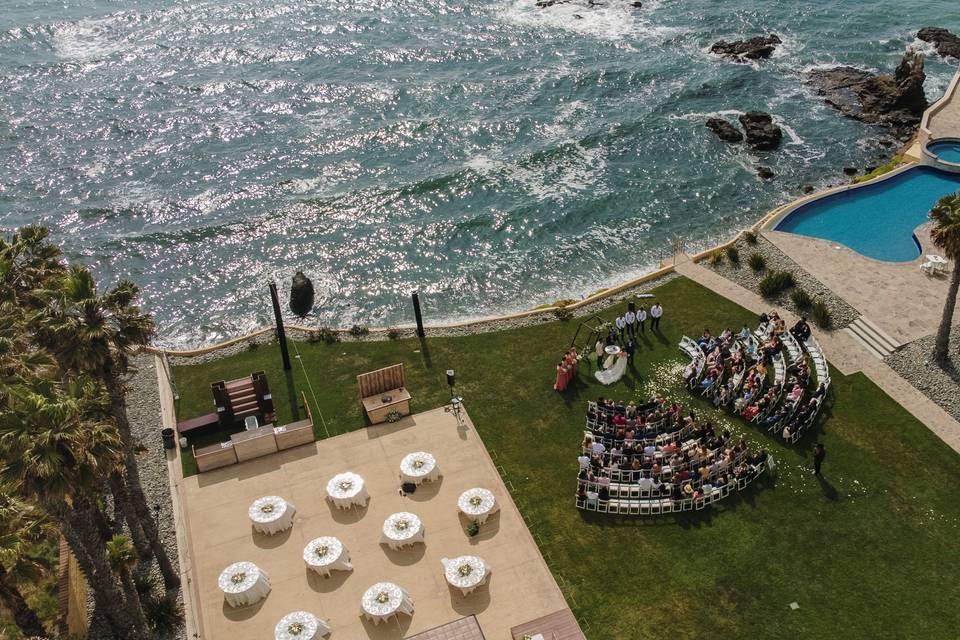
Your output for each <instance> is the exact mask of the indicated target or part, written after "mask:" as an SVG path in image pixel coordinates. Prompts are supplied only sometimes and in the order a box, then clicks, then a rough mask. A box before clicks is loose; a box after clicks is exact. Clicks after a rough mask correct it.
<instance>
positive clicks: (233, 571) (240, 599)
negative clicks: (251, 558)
mask: <svg viewBox="0 0 960 640" xmlns="http://www.w3.org/2000/svg"><path fill="white" fill-rule="evenodd" d="M217 584H218V585H219V586H220V590H221V591H223V596H224V598H226V600H227V604H229V605H230V606H231V607H243V606H247V605H250V604H254V603H256V602H260V601H261V600H263V599H264V598H266V597H267V594H268V593H270V579H269V578H268V577H267V574H266V573H264V571H263V570H262V569H260V567H258V566H257V565H255V564H253V563H252V562H235V563H233V564H232V565H230V566H229V567H227V568H226V569H224V570H223V573H221V574H220V579H219V580H218V581H217Z"/></svg>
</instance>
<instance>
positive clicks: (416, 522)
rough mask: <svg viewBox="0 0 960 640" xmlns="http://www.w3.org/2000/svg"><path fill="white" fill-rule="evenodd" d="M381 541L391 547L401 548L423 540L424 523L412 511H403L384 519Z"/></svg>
mask: <svg viewBox="0 0 960 640" xmlns="http://www.w3.org/2000/svg"><path fill="white" fill-rule="evenodd" d="M380 542H381V543H383V544H385V545H387V546H389V547H390V548H391V549H400V548H402V547H406V546H409V545H412V544H416V543H418V542H423V523H421V522H420V518H418V517H417V516H415V515H414V514H412V513H408V512H406V511H401V512H399V513H395V514H393V515H391V516H389V517H388V518H387V519H386V520H384V521H383V534H382V535H381V536H380Z"/></svg>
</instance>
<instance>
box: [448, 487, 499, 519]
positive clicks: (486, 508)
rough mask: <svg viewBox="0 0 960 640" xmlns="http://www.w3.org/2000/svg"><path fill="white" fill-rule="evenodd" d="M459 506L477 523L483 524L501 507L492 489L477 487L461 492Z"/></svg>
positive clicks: (464, 513) (462, 511)
mask: <svg viewBox="0 0 960 640" xmlns="http://www.w3.org/2000/svg"><path fill="white" fill-rule="evenodd" d="M474 503H476V504H474ZM457 508H458V509H460V512H461V513H462V514H463V515H465V516H467V517H468V518H470V519H471V520H473V521H474V522H476V523H477V524H483V523H484V522H486V521H487V518H488V517H489V516H490V514H492V513H495V512H496V511H497V509H499V508H500V505H498V504H497V499H496V498H495V497H494V496H493V493H492V492H491V491H490V490H488V489H481V488H480V487H476V488H473V489H467V490H466V491H464V492H463V493H461V494H460V498H459V499H458V500H457Z"/></svg>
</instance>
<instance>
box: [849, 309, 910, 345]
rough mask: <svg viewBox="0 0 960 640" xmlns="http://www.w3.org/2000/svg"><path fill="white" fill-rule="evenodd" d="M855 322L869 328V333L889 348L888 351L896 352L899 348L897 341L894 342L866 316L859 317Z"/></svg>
mask: <svg viewBox="0 0 960 640" xmlns="http://www.w3.org/2000/svg"><path fill="white" fill-rule="evenodd" d="M857 320H859V321H860V322H861V323H863V324H864V325H866V326H867V328H869V329H870V331H871V332H873V335H874V336H875V337H876V338H879V340H880V341H881V342H883V343H884V345H885V346H887V347H889V348H890V351H896V350H897V349H898V348H900V342H898V341H897V340H894V339H893V338H892V337H891V336H890V334H889V333H887V332H886V331H884V330H883V329H881V328H880V327H878V326H877V325H876V324H875V323H874V322H873V320H871V319H870V318H868V317H867V316H860V317H859V318H857Z"/></svg>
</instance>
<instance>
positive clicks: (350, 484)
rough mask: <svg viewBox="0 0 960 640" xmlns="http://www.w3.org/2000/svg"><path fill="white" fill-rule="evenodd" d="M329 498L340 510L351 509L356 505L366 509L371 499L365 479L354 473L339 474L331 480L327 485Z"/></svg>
mask: <svg viewBox="0 0 960 640" xmlns="http://www.w3.org/2000/svg"><path fill="white" fill-rule="evenodd" d="M327 497H328V498H330V500H331V501H333V504H335V505H336V506H337V508H338V509H349V508H350V507H352V506H354V505H358V506H361V507H365V506H367V500H369V499H370V495H369V494H368V493H367V487H366V486H365V484H364V482H363V478H361V477H360V476H358V475H357V474H355V473H353V472H352V471H347V472H345V473H338V474H337V475H335V476H333V477H332V478H330V482H328V483H327Z"/></svg>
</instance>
